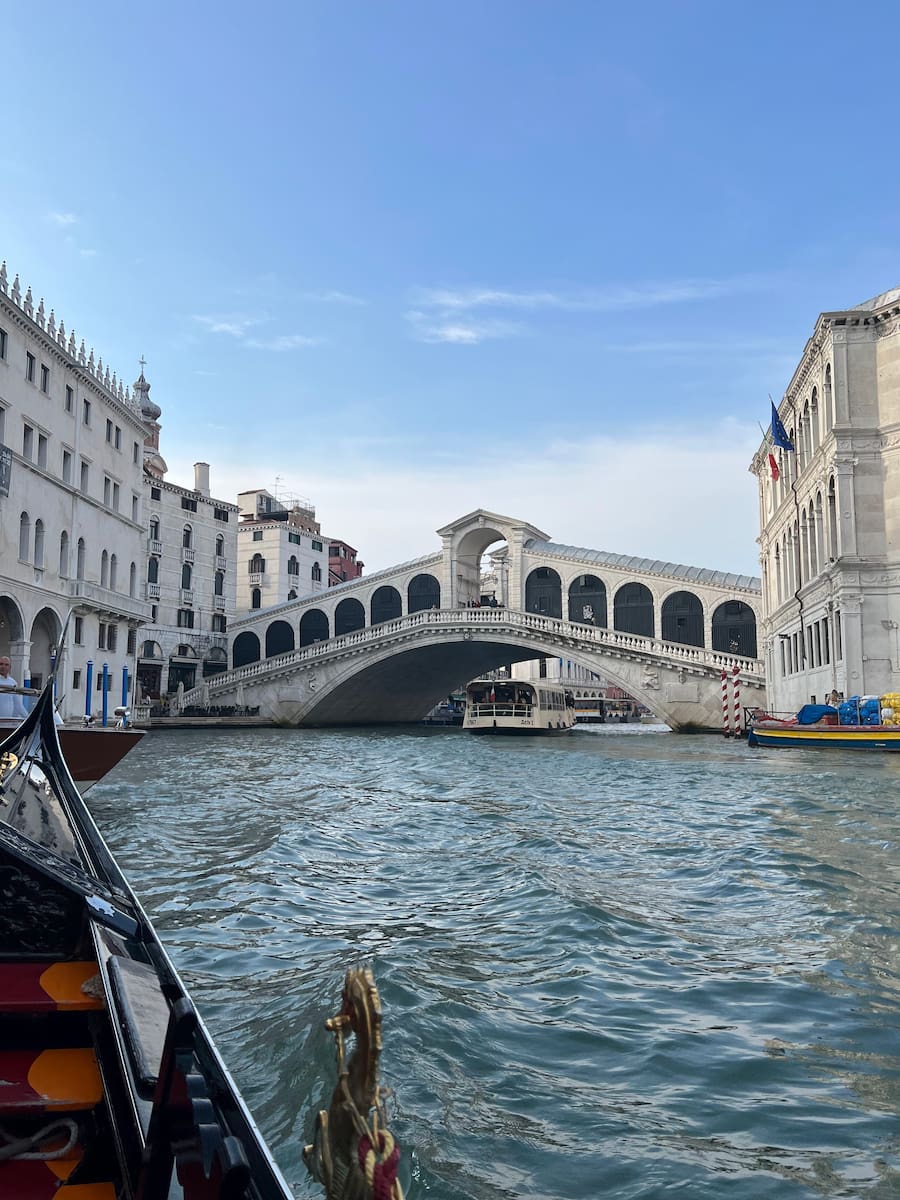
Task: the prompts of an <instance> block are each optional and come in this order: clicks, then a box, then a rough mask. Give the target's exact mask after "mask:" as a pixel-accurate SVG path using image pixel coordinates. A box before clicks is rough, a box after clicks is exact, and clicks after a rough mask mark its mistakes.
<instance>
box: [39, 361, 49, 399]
mask: <svg viewBox="0 0 900 1200" xmlns="http://www.w3.org/2000/svg"><path fill="white" fill-rule="evenodd" d="M41 391H42V392H49V391H50V368H49V367H48V366H47V365H46V364H45V363H41Z"/></svg>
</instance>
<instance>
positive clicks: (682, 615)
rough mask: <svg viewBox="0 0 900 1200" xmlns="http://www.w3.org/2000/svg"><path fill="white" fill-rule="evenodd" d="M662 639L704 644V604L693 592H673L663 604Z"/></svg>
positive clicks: (689, 643) (685, 644)
mask: <svg viewBox="0 0 900 1200" xmlns="http://www.w3.org/2000/svg"><path fill="white" fill-rule="evenodd" d="M662 640H663V641H664V642H680V643H681V644H682V645H684V646H702V645H703V605H702V604H701V603H700V601H699V600H698V599H697V597H696V596H695V595H694V593H693V592H673V593H672V595H671V596H666V598H665V600H664V601H663V606H662Z"/></svg>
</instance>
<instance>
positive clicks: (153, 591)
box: [147, 583, 159, 600]
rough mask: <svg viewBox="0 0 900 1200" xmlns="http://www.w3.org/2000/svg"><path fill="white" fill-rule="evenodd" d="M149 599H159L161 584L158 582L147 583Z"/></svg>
mask: <svg viewBox="0 0 900 1200" xmlns="http://www.w3.org/2000/svg"><path fill="white" fill-rule="evenodd" d="M147 599H148V600H158V599H159V584H158V583H148V584H147Z"/></svg>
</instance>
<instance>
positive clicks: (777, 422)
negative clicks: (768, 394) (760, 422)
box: [772, 400, 794, 450]
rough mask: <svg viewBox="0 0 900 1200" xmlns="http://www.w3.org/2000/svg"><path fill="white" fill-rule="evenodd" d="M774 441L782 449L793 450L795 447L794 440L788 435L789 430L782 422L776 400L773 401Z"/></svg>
mask: <svg viewBox="0 0 900 1200" xmlns="http://www.w3.org/2000/svg"><path fill="white" fill-rule="evenodd" d="M772 441H773V442H774V443H775V445H776V446H780V447H781V449H782V450H793V448H794V444H793V442H792V441H791V439H790V438H789V437H788V435H787V430H786V429H785V427H784V426H783V425H782V423H781V417H779V415H778V409H777V408H776V407H775V401H774V400H773V401H772Z"/></svg>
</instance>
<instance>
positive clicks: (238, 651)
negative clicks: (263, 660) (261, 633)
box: [231, 633, 259, 667]
mask: <svg viewBox="0 0 900 1200" xmlns="http://www.w3.org/2000/svg"><path fill="white" fill-rule="evenodd" d="M231 661H232V665H233V666H235V667H246V666H247V664H248V663H255V662H259V638H258V637H257V636H256V634H255V633H239V634H238V635H237V637H236V638H235V639H234V646H233V647H232V649H231Z"/></svg>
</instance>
